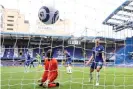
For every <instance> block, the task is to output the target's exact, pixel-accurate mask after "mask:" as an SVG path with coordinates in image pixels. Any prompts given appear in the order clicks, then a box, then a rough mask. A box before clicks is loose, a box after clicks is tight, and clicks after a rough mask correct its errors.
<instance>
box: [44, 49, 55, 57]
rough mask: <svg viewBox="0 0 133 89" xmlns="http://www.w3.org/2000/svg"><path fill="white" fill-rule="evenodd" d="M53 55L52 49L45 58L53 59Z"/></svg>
mask: <svg viewBox="0 0 133 89" xmlns="http://www.w3.org/2000/svg"><path fill="white" fill-rule="evenodd" d="M53 54H54V52H53V51H52V49H49V50H48V51H47V53H46V57H48V59H51V58H53Z"/></svg>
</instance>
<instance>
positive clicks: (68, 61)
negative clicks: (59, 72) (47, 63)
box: [64, 50, 72, 73]
mask: <svg viewBox="0 0 133 89" xmlns="http://www.w3.org/2000/svg"><path fill="white" fill-rule="evenodd" d="M64 55H65V59H66V71H67V73H72V67H71V63H72V59H71V55H70V53H69V52H68V51H67V50H64Z"/></svg>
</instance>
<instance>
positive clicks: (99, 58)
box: [86, 39, 106, 86]
mask: <svg viewBox="0 0 133 89" xmlns="http://www.w3.org/2000/svg"><path fill="white" fill-rule="evenodd" d="M95 44H96V46H95V47H93V49H92V56H91V57H90V58H89V60H88V61H87V62H86V65H88V64H90V62H91V61H92V60H93V62H92V64H91V67H90V79H89V82H91V81H92V78H93V77H92V72H93V71H94V69H96V86H98V85H99V76H100V74H99V72H100V70H101V68H102V66H103V63H106V60H105V57H104V47H103V46H102V45H100V43H99V39H96V40H95Z"/></svg>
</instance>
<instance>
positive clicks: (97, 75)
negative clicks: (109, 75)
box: [96, 72, 100, 83]
mask: <svg viewBox="0 0 133 89" xmlns="http://www.w3.org/2000/svg"><path fill="white" fill-rule="evenodd" d="M99 77H100V72H96V83H99Z"/></svg>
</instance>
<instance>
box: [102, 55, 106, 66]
mask: <svg viewBox="0 0 133 89" xmlns="http://www.w3.org/2000/svg"><path fill="white" fill-rule="evenodd" d="M102 59H103V62H104V63H105V64H106V58H105V54H104V52H102Z"/></svg>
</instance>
